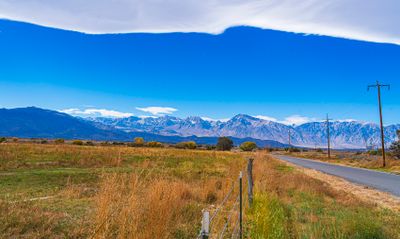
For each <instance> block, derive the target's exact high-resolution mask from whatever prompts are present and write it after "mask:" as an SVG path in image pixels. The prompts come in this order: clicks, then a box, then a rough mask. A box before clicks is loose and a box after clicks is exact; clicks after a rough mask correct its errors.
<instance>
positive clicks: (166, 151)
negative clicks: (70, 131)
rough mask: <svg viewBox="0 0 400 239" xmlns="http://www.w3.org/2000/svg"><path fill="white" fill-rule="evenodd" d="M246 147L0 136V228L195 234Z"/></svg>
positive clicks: (23, 232) (29, 233)
mask: <svg viewBox="0 0 400 239" xmlns="http://www.w3.org/2000/svg"><path fill="white" fill-rule="evenodd" d="M251 154H252V153H234V152H217V151H205V150H180V149H173V148H131V147H123V146H106V147H103V146H74V145H50V144H49V145H40V144H18V143H7V144H0V168H1V169H2V170H1V171H0V179H1V180H0V192H1V193H2V195H3V196H2V197H0V200H1V203H2V204H1V206H2V207H0V210H1V213H0V224H3V225H4V227H0V235H2V236H4V235H7V237H9V236H12V235H14V236H17V235H18V236H20V237H28V238H29V237H42V238H46V237H49V235H52V237H54V238H57V237H60V238H62V237H68V238H70V237H75V238H82V237H89V238H90V237H93V238H193V237H195V236H196V235H197V233H198V230H199V227H200V222H201V211H202V210H203V209H204V208H207V207H209V206H210V205H212V204H216V203H218V202H219V201H221V200H222V198H223V196H224V195H225V194H226V193H227V190H228V188H229V187H230V186H231V183H232V180H234V179H235V178H237V175H238V172H239V170H240V169H242V168H243V166H244V164H245V160H244V159H245V158H246V157H248V156H250V155H251ZM48 196H50V197H48ZM32 198H35V200H33V201H29V200H30V199H32ZM36 199H38V200H36ZM12 205H17V206H12ZM31 210H32V211H34V212H35V215H34V216H31V215H30V214H29V212H30V211H31ZM10 214H13V215H14V216H13V217H9V215H10ZM7 215H8V216H7ZM39 225H42V226H39Z"/></svg>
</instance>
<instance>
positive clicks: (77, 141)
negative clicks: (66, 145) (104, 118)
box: [72, 140, 83, 145]
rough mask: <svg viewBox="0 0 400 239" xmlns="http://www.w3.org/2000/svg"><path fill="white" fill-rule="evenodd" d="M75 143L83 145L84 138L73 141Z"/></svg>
mask: <svg viewBox="0 0 400 239" xmlns="http://www.w3.org/2000/svg"><path fill="white" fill-rule="evenodd" d="M72 144H73V145H83V141H82V140H74V141H72Z"/></svg>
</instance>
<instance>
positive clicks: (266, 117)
mask: <svg viewBox="0 0 400 239" xmlns="http://www.w3.org/2000/svg"><path fill="white" fill-rule="evenodd" d="M254 117H256V118H258V119H262V120H268V121H274V122H276V121H278V120H277V119H276V118H274V117H270V116H266V115H257V116H254Z"/></svg>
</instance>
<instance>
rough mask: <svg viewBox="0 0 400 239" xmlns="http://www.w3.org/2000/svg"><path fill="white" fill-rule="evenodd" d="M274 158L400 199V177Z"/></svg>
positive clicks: (307, 161) (286, 157)
mask: <svg viewBox="0 0 400 239" xmlns="http://www.w3.org/2000/svg"><path fill="white" fill-rule="evenodd" d="M274 156H275V157H276V158H279V159H281V160H284V161H288V162H290V163H293V164H296V165H299V166H302V167H305V168H311V169H315V170H318V171H321V172H324V173H327V174H331V175H335V176H338V177H341V178H344V179H346V180H348V181H351V182H354V183H357V184H361V185H365V186H369V187H373V188H376V189H378V190H380V191H385V192H389V193H392V194H393V195H396V196H399V197H400V175H394V174H389V173H384V172H378V171H373V170H368V169H361V168H352V167H346V166H341V165H335V164H330V163H323V162H319V161H314V160H310V159H303V158H294V157H289V156H283V155H274Z"/></svg>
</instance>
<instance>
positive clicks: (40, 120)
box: [0, 107, 288, 147]
mask: <svg viewBox="0 0 400 239" xmlns="http://www.w3.org/2000/svg"><path fill="white" fill-rule="evenodd" d="M109 120H110V121H107V120H106V119H101V122H104V123H99V122H96V121H93V119H91V120H87V119H83V118H78V117H73V116H71V115H68V114H65V113H61V112H58V111H53V110H46V109H40V108H36V107H27V108H16V109H0V137H21V138H49V139H55V138H63V139H82V140H99V141H125V142H127V141H132V140H133V138H134V137H143V138H144V139H145V140H146V141H159V142H163V143H178V142H183V141H195V142H197V143H198V144H216V143H217V140H218V137H197V136H195V135H191V136H179V135H172V134H169V135H162V134H157V133H152V132H145V131H143V130H141V131H140V130H121V128H120V127H114V126H112V125H111V124H112V122H113V120H112V119H109ZM162 120H163V119H162V118H160V119H158V121H162ZM155 121H156V120H155ZM168 124H170V122H169V121H168V122H167V123H166V125H168ZM231 139H232V140H233V142H234V144H235V145H239V144H241V143H243V142H245V141H254V142H256V143H257V145H258V146H260V147H287V146H288V145H286V144H283V143H279V142H277V141H274V140H261V139H253V138H237V137H231Z"/></svg>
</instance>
